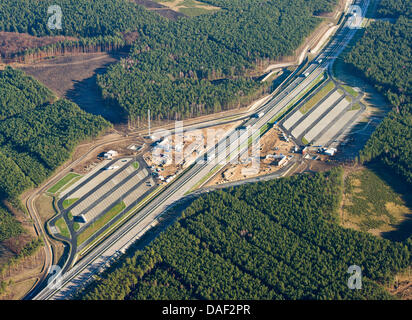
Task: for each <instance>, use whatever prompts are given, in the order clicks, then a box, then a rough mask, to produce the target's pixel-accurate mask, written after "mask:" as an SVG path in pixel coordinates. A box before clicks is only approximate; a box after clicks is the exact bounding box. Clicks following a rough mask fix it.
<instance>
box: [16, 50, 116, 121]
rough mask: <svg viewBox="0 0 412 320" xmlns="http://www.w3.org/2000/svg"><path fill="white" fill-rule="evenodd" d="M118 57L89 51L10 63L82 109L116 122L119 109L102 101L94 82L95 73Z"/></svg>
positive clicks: (101, 71) (102, 69) (100, 71)
mask: <svg viewBox="0 0 412 320" xmlns="http://www.w3.org/2000/svg"><path fill="white" fill-rule="evenodd" d="M120 57H121V55H112V54H108V53H91V54H80V55H71V56H63V57H58V58H55V59H50V60H49V61H42V62H40V63H36V64H28V65H22V64H15V65H14V66H15V67H17V68H19V69H21V70H23V71H24V72H26V73H27V74H29V75H31V76H33V77H34V78H36V79H37V80H39V81H40V82H42V83H43V84H44V85H45V86H46V87H48V88H50V89H51V90H53V91H54V92H55V93H56V94H57V96H59V97H60V98H67V99H70V100H72V101H73V102H75V103H77V104H78V105H79V106H80V107H81V108H82V109H83V110H85V111H86V112H89V113H92V114H95V115H102V116H103V117H104V118H106V119H108V120H109V121H112V122H114V123H116V122H119V121H121V117H120V116H119V112H118V110H115V109H114V108H108V107H107V106H106V105H105V103H104V101H103V99H102V97H101V95H100V93H99V90H98V87H97V84H96V77H97V74H100V73H103V72H105V70H106V68H107V67H108V66H109V65H110V64H113V63H116V62H117V61H118V60H119V58H120Z"/></svg>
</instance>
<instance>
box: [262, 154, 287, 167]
mask: <svg viewBox="0 0 412 320" xmlns="http://www.w3.org/2000/svg"><path fill="white" fill-rule="evenodd" d="M266 159H273V162H274V163H275V164H276V165H277V166H278V167H281V166H283V165H285V164H286V163H287V162H288V161H289V159H288V158H287V157H286V156H285V155H284V154H273V155H272V154H269V155H267V156H266Z"/></svg>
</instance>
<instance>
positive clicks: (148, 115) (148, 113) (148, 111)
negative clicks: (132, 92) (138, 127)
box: [147, 109, 151, 137]
mask: <svg viewBox="0 0 412 320" xmlns="http://www.w3.org/2000/svg"><path fill="white" fill-rule="evenodd" d="M147 118H148V120H149V137H150V135H151V134H150V109H148V110H147Z"/></svg>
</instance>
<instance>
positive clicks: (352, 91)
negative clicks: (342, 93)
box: [342, 85, 359, 98]
mask: <svg viewBox="0 0 412 320" xmlns="http://www.w3.org/2000/svg"><path fill="white" fill-rule="evenodd" d="M342 87H343V88H344V89H345V90H346V92H347V93H349V94H350V95H351V96H352V97H354V98H356V97H357V96H358V95H359V92H357V91H356V90H355V89H353V88H352V87H349V86H347V85H342Z"/></svg>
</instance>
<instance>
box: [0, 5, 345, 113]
mask: <svg viewBox="0 0 412 320" xmlns="http://www.w3.org/2000/svg"><path fill="white" fill-rule="evenodd" d="M204 2H205V3H208V4H211V5H214V6H217V7H220V8H221V10H218V11H217V12H215V13H213V14H206V15H201V16H198V17H195V18H192V19H190V18H180V19H178V20H177V21H170V20H168V19H166V18H163V17H161V16H159V15H158V14H156V13H155V12H150V11H148V10H146V9H145V8H143V7H142V6H140V5H137V4H136V3H134V2H133V1H126V0H99V1H97V0H80V1H73V0H61V1H59V2H58V3H57V4H58V5H59V6H61V9H62V13H63V19H62V30H50V29H48V28H47V21H48V18H49V16H50V15H48V14H47V8H48V6H49V5H53V4H55V3H54V2H53V1H51V0H46V1H43V0H34V1H28V0H18V1H10V0H6V1H2V3H1V4H0V31H11V32H21V33H29V34H31V35H35V36H45V35H64V36H75V37H78V38H79V40H70V41H64V42H62V43H59V44H53V45H49V46H46V47H44V48H38V49H32V50H28V51H26V52H25V56H27V57H30V58H31V57H36V56H37V54H38V52H39V51H44V52H52V53H53V52H69V51H72V50H73V48H74V47H75V49H76V50H79V52H82V51H86V52H87V51H88V50H89V49H90V50H96V51H101V50H104V49H108V50H110V49H116V48H119V47H122V46H124V45H125V44H126V43H128V44H129V42H130V41H129V42H128V41H127V37H126V36H125V35H126V34H127V33H133V36H132V38H133V40H134V39H137V40H136V41H135V42H134V46H133V47H132V50H131V53H130V56H129V57H128V58H127V59H124V60H123V61H121V62H120V63H118V64H116V65H114V66H112V67H111V68H109V70H108V72H107V74H105V75H102V76H99V78H98V85H99V88H100V90H101V93H102V95H103V97H104V98H105V99H106V101H107V102H108V104H110V105H113V107H115V108H120V110H121V111H122V112H123V113H124V114H125V115H127V116H128V117H129V118H131V119H144V118H145V117H146V115H147V110H148V109H151V111H152V114H153V115H154V116H155V117H156V118H157V119H174V118H177V119H182V118H187V117H194V116H199V115H203V114H208V113H213V112H218V111H222V110H227V109H230V108H235V107H239V106H243V105H245V104H248V103H250V102H251V101H252V100H254V99H256V98H257V97H258V96H260V95H262V93H263V92H264V91H265V90H266V88H267V86H265V85H263V84H261V83H260V82H259V81H257V80H256V79H255V78H252V77H251V75H250V72H249V71H250V70H252V69H254V68H256V66H263V65H268V64H269V63H270V62H271V61H273V60H277V59H279V58H281V57H283V56H288V55H292V54H294V51H295V50H296V49H297V48H298V47H299V45H301V44H302V42H303V40H304V39H305V37H307V36H308V35H309V34H310V32H312V31H313V30H314V28H315V27H316V26H317V25H318V24H319V23H320V22H321V21H322V19H321V18H319V17H317V16H316V15H322V14H324V13H326V12H330V11H332V10H333V8H334V7H335V5H336V4H337V0H310V1H305V0H293V1H283V0H282V1H278V0H276V1H275V0H269V1H262V2H257V1H255V0H243V1H227V0H207V1H204ZM93 48H94V49H93ZM20 60H22V61H24V60H25V59H24V57H23V58H21V59H20Z"/></svg>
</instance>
